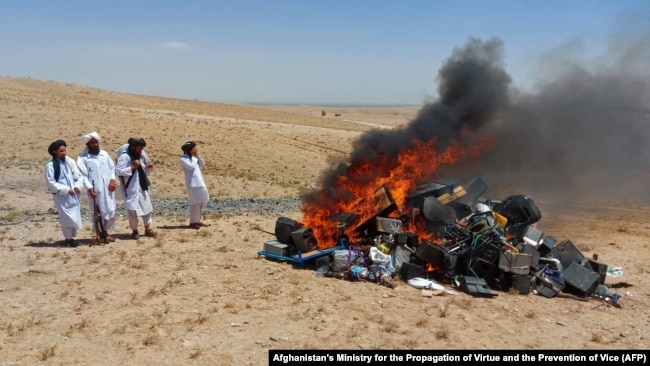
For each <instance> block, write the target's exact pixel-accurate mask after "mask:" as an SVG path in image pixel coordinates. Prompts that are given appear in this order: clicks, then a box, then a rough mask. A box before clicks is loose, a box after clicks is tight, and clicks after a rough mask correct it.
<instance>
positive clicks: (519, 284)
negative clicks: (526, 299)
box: [510, 274, 531, 295]
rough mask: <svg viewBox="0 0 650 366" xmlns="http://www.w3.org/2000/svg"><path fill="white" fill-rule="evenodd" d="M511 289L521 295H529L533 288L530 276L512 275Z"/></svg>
mask: <svg viewBox="0 0 650 366" xmlns="http://www.w3.org/2000/svg"><path fill="white" fill-rule="evenodd" d="M510 288H511V289H513V290H515V291H517V292H518V293H519V294H520V295H528V294H529V293H530V288H531V278H530V276H524V275H516V274H513V275H511V276H510Z"/></svg>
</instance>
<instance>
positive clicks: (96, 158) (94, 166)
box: [77, 132, 116, 243]
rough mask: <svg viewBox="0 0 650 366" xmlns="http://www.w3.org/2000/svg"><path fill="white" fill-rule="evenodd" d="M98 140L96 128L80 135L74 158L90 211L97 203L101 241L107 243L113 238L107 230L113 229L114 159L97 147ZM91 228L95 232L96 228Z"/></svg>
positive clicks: (114, 204)
mask: <svg viewBox="0 0 650 366" xmlns="http://www.w3.org/2000/svg"><path fill="white" fill-rule="evenodd" d="M101 140H102V139H101V137H100V136H99V134H98V133H97V132H91V133H89V134H87V135H83V136H81V141H83V142H84V143H85V144H86V148H85V149H84V150H83V151H82V152H81V154H80V155H79V157H78V158H77V167H78V168H79V171H80V172H81V174H82V176H83V185H84V187H86V190H87V191H88V202H89V203H90V211H91V212H94V208H95V205H97V207H98V209H99V214H100V216H101V218H102V224H103V227H104V231H103V232H102V238H103V239H104V243H108V242H114V241H115V238H114V237H113V236H111V235H109V234H108V231H109V230H111V231H112V230H114V229H115V208H116V203H115V163H114V162H113V158H111V156H110V155H109V154H108V153H107V152H106V151H105V150H102V149H100V148H99V143H100V142H101ZM94 225H97V223H94ZM94 230H95V232H97V228H94Z"/></svg>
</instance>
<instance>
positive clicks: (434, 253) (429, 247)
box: [415, 240, 460, 278]
mask: <svg viewBox="0 0 650 366" xmlns="http://www.w3.org/2000/svg"><path fill="white" fill-rule="evenodd" d="M415 256H416V257H417V258H420V259H421V260H422V261H424V262H426V263H429V264H430V265H431V266H433V267H435V268H436V269H437V270H438V271H439V272H440V274H441V275H442V276H443V277H445V278H453V277H454V276H455V275H457V274H460V273H459V272H460V271H459V268H458V264H459V261H458V255H457V254H454V253H452V252H450V251H449V249H448V248H445V247H443V246H440V245H437V244H434V243H431V242H429V241H426V240H425V241H423V242H422V243H421V244H420V245H418V247H417V249H416V250H415Z"/></svg>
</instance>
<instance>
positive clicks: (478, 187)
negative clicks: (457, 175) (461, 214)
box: [461, 177, 488, 204]
mask: <svg viewBox="0 0 650 366" xmlns="http://www.w3.org/2000/svg"><path fill="white" fill-rule="evenodd" d="M463 188H465V196H464V197H463V198H462V199H461V200H462V201H464V202H466V203H470V204H471V203H476V202H478V200H479V198H480V197H481V196H482V195H483V194H484V193H485V191H487V189H488V186H487V184H486V183H485V181H483V179H481V177H476V178H474V179H472V180H471V181H470V182H469V183H466V184H464V185H463Z"/></svg>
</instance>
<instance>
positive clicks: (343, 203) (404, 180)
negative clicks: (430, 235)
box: [302, 138, 489, 249]
mask: <svg viewBox="0 0 650 366" xmlns="http://www.w3.org/2000/svg"><path fill="white" fill-rule="evenodd" d="M487 145H489V139H487V138H479V142H478V143H476V141H474V142H473V144H472V146H471V147H470V148H463V146H461V144H460V143H458V142H457V141H452V142H451V143H450V144H449V146H448V147H446V148H445V149H444V150H443V151H441V152H438V151H436V149H435V147H436V140H435V139H432V140H430V141H428V142H423V141H420V140H414V141H413V143H412V146H411V147H409V148H408V149H404V150H402V151H400V152H399V154H398V156H397V158H395V157H392V158H390V157H387V156H382V155H380V156H378V157H377V156H375V159H374V160H373V161H369V160H368V161H362V162H360V163H358V164H356V165H354V166H349V167H348V168H347V171H346V174H345V175H339V176H338V177H336V182H335V183H334V186H333V187H328V189H324V190H323V191H321V192H320V200H319V202H312V203H305V204H304V205H303V207H302V212H303V217H304V220H303V225H304V226H307V227H310V228H312V230H313V232H314V235H315V236H316V239H317V240H318V245H319V247H320V248H322V249H325V248H330V247H333V246H335V245H336V244H337V243H336V240H337V238H338V237H339V235H340V234H345V235H347V236H348V237H350V238H354V236H355V234H354V232H353V229H354V228H353V227H351V226H349V227H347V228H345V229H344V230H345V232H344V233H341V232H340V228H339V227H338V223H337V222H335V221H334V220H333V219H332V217H333V216H334V215H336V214H340V213H354V214H357V215H359V220H358V221H357V222H356V223H357V224H358V223H363V222H365V221H366V220H368V219H370V218H372V217H373V216H375V215H377V213H378V211H379V210H380V209H381V208H382V207H381V204H382V202H379V201H378V199H377V197H376V191H377V189H378V188H380V187H381V186H383V185H385V186H386V187H388V189H389V190H390V192H389V193H390V195H391V196H392V198H393V201H394V203H395V204H396V205H397V207H398V208H402V207H403V206H404V205H405V204H406V201H407V197H408V196H409V194H410V193H412V192H413V191H414V190H415V188H416V186H417V185H418V184H420V183H422V182H426V181H428V180H430V179H432V178H435V177H436V174H437V171H438V169H439V168H440V167H441V166H442V165H444V164H454V163H456V162H457V161H458V160H459V159H460V158H462V157H465V156H469V157H473V156H478V154H479V152H480V151H481V150H482V148H483V147H485V146H487ZM332 191H335V192H337V197H330V196H328V193H327V192H332ZM422 229H423V228H420V230H419V231H421V230H422ZM419 234H421V235H423V236H424V237H427V233H424V232H420V233H419Z"/></svg>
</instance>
